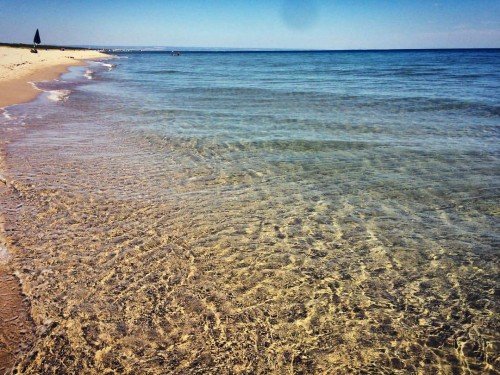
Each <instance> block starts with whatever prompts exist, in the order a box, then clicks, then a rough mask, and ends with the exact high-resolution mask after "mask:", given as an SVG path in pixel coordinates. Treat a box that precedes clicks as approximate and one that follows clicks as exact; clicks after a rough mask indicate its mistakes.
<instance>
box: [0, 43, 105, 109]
mask: <svg viewBox="0 0 500 375" xmlns="http://www.w3.org/2000/svg"><path fill="white" fill-rule="evenodd" d="M106 57H109V56H108V55H106V54H104V53H101V52H97V51H92V50H67V51H61V50H44V49H42V48H40V49H39V50H38V53H31V52H30V50H29V49H27V48H12V47H0V107H6V106H9V105H13V104H18V103H25V102H28V101H30V100H32V99H34V98H35V97H36V96H37V95H38V93H39V91H38V90H36V89H35V88H34V87H33V85H31V84H30V82H34V81H42V80H49V79H54V78H57V77H58V76H59V75H61V74H62V73H64V72H65V71H66V69H68V67H70V66H76V65H83V64H85V62H84V60H86V59H101V58H106Z"/></svg>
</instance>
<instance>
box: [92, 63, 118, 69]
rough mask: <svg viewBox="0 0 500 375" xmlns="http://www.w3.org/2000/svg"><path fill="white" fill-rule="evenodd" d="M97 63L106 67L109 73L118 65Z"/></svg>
mask: <svg viewBox="0 0 500 375" xmlns="http://www.w3.org/2000/svg"><path fill="white" fill-rule="evenodd" d="M96 62H97V64H99V65H102V66H105V67H106V68H108V71H111V70H113V69H114V68H115V67H116V64H110V63H105V62H102V61H96Z"/></svg>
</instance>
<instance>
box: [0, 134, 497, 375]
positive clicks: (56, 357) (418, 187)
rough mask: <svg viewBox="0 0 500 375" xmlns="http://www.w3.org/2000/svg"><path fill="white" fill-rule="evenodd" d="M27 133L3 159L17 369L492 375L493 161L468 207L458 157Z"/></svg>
mask: <svg viewBox="0 0 500 375" xmlns="http://www.w3.org/2000/svg"><path fill="white" fill-rule="evenodd" d="M31 131H32V133H31V136H30V137H29V138H26V137H20V138H18V139H17V140H15V141H14V142H12V143H11V144H10V145H9V146H8V159H7V162H8V164H9V168H10V177H11V178H12V179H13V181H14V186H15V188H16V190H12V194H13V195H14V196H15V197H16V199H17V200H20V201H22V203H23V204H22V206H21V207H17V208H16V213H15V215H12V216H11V220H12V222H11V225H12V226H13V227H14V228H15V231H12V232H10V234H9V236H10V241H11V242H12V244H13V247H12V250H11V253H12V257H13V260H12V262H13V264H15V266H16V268H17V269H18V270H19V273H20V277H21V280H22V281H23V288H24V290H25V293H27V295H28V296H29V298H30V300H31V305H32V316H33V319H34V320H35V323H36V324H37V326H38V330H37V336H36V340H35V341H34V343H33V348H32V350H31V352H29V353H27V354H26V355H25V356H24V358H22V360H21V361H20V363H19V365H18V366H17V369H18V370H19V371H20V372H22V373H33V374H35V373H53V372H57V373H100V374H107V373H144V374H161V373H218V374H224V373H228V374H229V373H248V374H254V373H270V372H271V373H282V374H288V373H338V374H342V373H345V374H348V373H374V372H377V373H378V372H383V373H401V374H403V373H419V374H433V373H436V374H437V373H468V372H472V373H497V372H498V371H499V363H498V352H499V350H498V349H499V348H498V332H499V325H498V310H497V309H498V285H499V284H498V258H497V256H496V255H495V253H494V251H493V250H494V246H495V240H496V239H497V237H495V235H494V227H495V224H496V223H497V218H498V211H497V208H498V200H497V198H495V196H494V195H492V194H491V190H488V186H491V185H488V178H489V177H488V174H487V172H486V171H487V168H488V166H485V173H484V179H483V182H484V184H483V185H482V187H480V188H481V189H483V190H480V189H478V190H477V192H476V194H475V195H476V196H479V197H480V199H471V198H470V197H471V196H472V195H474V194H471V191H470V188H468V186H471V185H470V184H472V182H471V180H468V179H467V177H464V176H465V175H464V174H463V172H464V170H465V169H466V166H464V165H463V164H461V163H460V160H459V159H458V157H459V156H460V155H458V154H457V155H443V154H441V155H429V154H425V153H422V152H417V151H411V150H407V151H402V150H398V152H397V153H396V152H395V151H394V152H391V150H384V152H383V154H382V153H380V155H382V156H380V155H379V150H380V149H379V147H385V146H378V145H376V144H375V145H373V144H364V145H363V144H359V143H357V144H345V143H342V142H339V143H329V144H327V145H325V144H324V143H321V142H317V143H311V144H308V143H301V142H289V143H283V142H281V143H280V142H277V143H272V144H270V143H264V144H259V143H249V142H245V141H243V140H242V141H235V142H226V143H220V142H217V141H214V140H212V139H206V140H200V139H197V140H194V141H192V140H189V139H181V140H175V139H165V138H163V137H160V136H154V135H145V134H141V133H140V132H132V131H129V132H127V131H126V129H108V128H106V127H104V126H94V127H92V126H91V125H88V127H86V129H85V131H82V129H81V128H78V127H77V126H75V125H68V126H63V127H60V126H57V127H56V126H48V127H45V128H44V129H42V130H40V129H39V130H36V131H35V130H34V129H32V130H31ZM55 134H57V136H55ZM353 147H356V155H357V156H355V155H354V153H353ZM284 149H286V151H287V153H286V154H284V153H283V150H284ZM299 153H300V155H301V158H300V159H299V158H295V156H296V155H298V154H299ZM308 153H309V157H305V158H304V154H306V155H308ZM469 157H470V158H476V159H478V160H479V159H480V158H481V157H482V156H481V155H469ZM476 177H477V176H476ZM476 177H475V178H476ZM445 179H447V181H448V182H447V185H446V186H444V185H442V181H443V180H445ZM443 186H444V187H443ZM476 188H477V187H476ZM476 188H473V189H476ZM495 212H496V213H495Z"/></svg>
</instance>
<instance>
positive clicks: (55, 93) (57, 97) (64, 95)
mask: <svg viewBox="0 0 500 375" xmlns="http://www.w3.org/2000/svg"><path fill="white" fill-rule="evenodd" d="M47 92H48V93H49V95H48V96H47V98H48V99H49V100H52V101H54V102H64V101H66V100H67V99H68V96H69V94H70V93H71V91H70V90H50V91H47Z"/></svg>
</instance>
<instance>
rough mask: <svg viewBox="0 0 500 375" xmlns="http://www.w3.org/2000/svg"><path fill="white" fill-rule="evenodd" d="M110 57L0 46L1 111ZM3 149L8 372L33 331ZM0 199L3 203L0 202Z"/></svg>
mask: <svg viewBox="0 0 500 375" xmlns="http://www.w3.org/2000/svg"><path fill="white" fill-rule="evenodd" d="M107 58H110V56H109V55H106V54H104V53H101V52H97V51H92V50H68V51H63V50H47V51H46V50H44V49H40V50H39V51H38V53H37V54H34V53H31V52H30V51H29V49H28V48H12V47H3V46H2V47H0V113H1V112H3V109H4V108H5V107H8V106H12V105H16V104H22V103H26V102H29V101H31V100H33V99H35V98H36V97H37V96H38V95H39V94H40V93H41V91H40V90H38V89H37V88H36V87H35V86H34V85H33V83H34V82H38V81H46V80H53V79H57V78H58V77H59V76H61V75H62V74H64V73H65V72H67V70H68V68H70V67H72V66H84V65H86V62H87V60H102V59H107ZM6 172H7V171H6V166H5V150H4V145H3V144H2V143H0V204H1V207H2V211H1V212H0V295H2V296H3V298H2V301H1V309H0V333H1V335H0V363H1V366H0V373H8V372H9V371H10V369H11V368H12V367H13V366H14V365H15V363H16V360H17V359H18V357H19V356H20V354H21V353H23V352H25V351H27V350H29V344H30V342H31V341H32V338H33V334H34V331H35V324H34V322H33V320H32V318H31V312H30V305H29V303H28V301H27V299H26V297H25V295H24V293H23V290H22V284H21V281H20V279H19V278H18V277H17V276H16V270H15V269H13V268H12V266H11V265H10V264H9V251H8V248H10V247H11V246H9V245H10V244H9V241H8V239H7V237H8V236H6V230H7V226H8V217H7V214H6V212H5V211H7V206H8V201H10V200H11V198H12V193H13V191H12V189H13V188H12V186H11V184H10V183H9V179H8V177H7V174H6ZM2 201H3V202H2Z"/></svg>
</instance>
